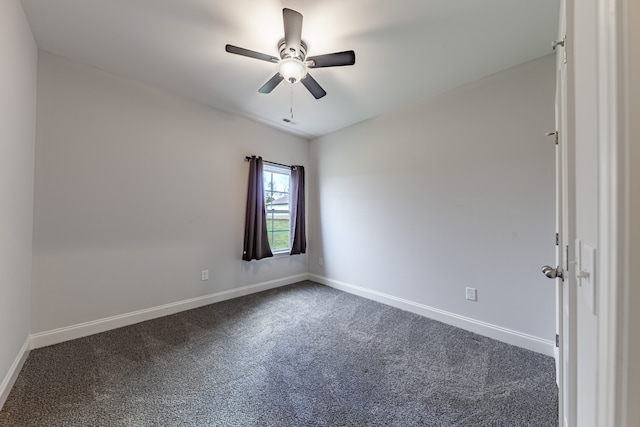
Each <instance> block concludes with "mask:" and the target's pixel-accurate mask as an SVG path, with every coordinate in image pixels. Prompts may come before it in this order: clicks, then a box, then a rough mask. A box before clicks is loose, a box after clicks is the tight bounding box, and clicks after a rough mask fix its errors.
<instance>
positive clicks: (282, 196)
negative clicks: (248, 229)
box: [262, 164, 291, 253]
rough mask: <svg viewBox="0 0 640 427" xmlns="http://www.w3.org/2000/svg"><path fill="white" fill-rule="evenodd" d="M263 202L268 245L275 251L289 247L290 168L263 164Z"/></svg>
mask: <svg viewBox="0 0 640 427" xmlns="http://www.w3.org/2000/svg"><path fill="white" fill-rule="evenodd" d="M262 180H263V183H264V202H265V205H266V213H267V235H268V237H269V246H270V247H271V250H272V251H273V252H274V253H275V252H288V251H289V250H290V249H291V229H290V220H291V207H290V193H289V192H290V188H291V170H290V169H289V168H286V167H281V166H276V165H271V164H265V165H264V168H263V172H262Z"/></svg>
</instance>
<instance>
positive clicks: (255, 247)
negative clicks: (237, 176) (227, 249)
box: [242, 156, 273, 261]
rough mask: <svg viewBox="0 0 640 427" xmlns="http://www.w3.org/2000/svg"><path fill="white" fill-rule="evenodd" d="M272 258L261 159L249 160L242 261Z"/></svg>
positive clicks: (254, 157) (253, 157)
mask: <svg viewBox="0 0 640 427" xmlns="http://www.w3.org/2000/svg"><path fill="white" fill-rule="evenodd" d="M271 256H273V253H272V252H271V248H270V247H269V238H268V236H267V215H266V212H265V206H264V184H263V182H262V157H256V156H251V160H249V189H248V190H247V214H246V216H245V222H244V252H243V254H242V259H243V260H245V261H251V260H252V259H262V258H267V257H271Z"/></svg>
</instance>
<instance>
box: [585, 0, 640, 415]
mask: <svg viewBox="0 0 640 427" xmlns="http://www.w3.org/2000/svg"><path fill="white" fill-rule="evenodd" d="M597 6H598V10H597V29H598V31H597V36H596V37H597V46H596V52H597V79H598V98H599V99H598V105H599V108H598V113H597V114H598V119H597V120H598V128H599V130H598V150H599V153H598V167H599V173H598V194H599V201H598V210H599V211H598V218H599V219H598V222H599V231H598V239H599V252H600V256H599V259H598V262H597V267H596V268H597V270H598V271H597V272H596V274H597V283H599V286H597V298H598V303H597V306H598V308H597V309H598V355H597V360H598V361H597V390H596V417H597V425H599V426H613V425H615V426H620V427H627V426H628V427H631V426H632V425H634V424H633V423H635V422H637V421H638V420H637V418H636V419H635V421H634V419H633V418H634V412H633V411H637V410H636V409H635V408H634V407H633V405H634V403H635V402H634V401H632V399H631V398H632V397H633V396H629V391H630V390H629V389H628V385H629V381H635V382H636V384H637V382H638V379H637V378H631V377H630V375H633V370H632V364H633V362H632V360H631V356H632V350H630V349H631V348H632V347H631V346H630V344H633V343H635V345H636V346H637V345H638V338H637V337H634V336H632V334H631V331H632V329H631V323H632V320H633V317H632V316H633V315H632V313H631V310H630V308H631V307H630V306H629V296H630V295H631V292H638V291H637V290H633V289H632V277H633V276H632V273H633V272H636V273H637V269H638V267H637V263H636V264H635V265H636V267H634V262H633V261H634V260H632V259H631V256H633V255H634V254H635V256H636V258H637V257H638V256H637V252H632V247H633V248H635V250H636V251H637V247H636V246H632V245H637V244H638V242H637V241H635V242H634V241H633V240H632V234H631V233H632V231H633V230H632V228H631V219H632V217H631V214H632V213H633V212H632V206H633V202H634V200H635V202H636V203H637V198H638V195H637V192H638V191H639V190H640V188H639V187H638V183H634V182H632V180H631V163H630V162H628V161H629V160H630V155H631V153H632V152H635V150H637V148H634V147H633V141H632V139H633V137H634V136H635V137H638V125H637V124H636V125H634V124H633V121H632V119H631V105H632V104H631V101H632V99H631V97H633V96H635V98H634V99H633V102H634V103H637V102H638V99H637V98H638V94H637V93H635V94H633V92H632V89H633V87H634V86H633V85H634V84H635V85H636V86H637V84H638V83H637V82H635V83H633V82H632V76H633V70H632V64H631V62H630V58H631V55H632V51H631V45H632V43H631V42H632V33H631V28H630V27H631V25H630V22H629V21H628V20H633V19H634V18H633V13H634V12H635V13H636V14H637V13H638V11H639V9H638V6H637V5H634V4H633V0H597ZM634 8H635V9H634ZM636 24H638V22H636ZM636 38H637V36H636ZM636 41H637V40H636ZM636 49H637V47H636ZM636 55H637V53H636ZM636 61H637V57H636ZM636 68H637V65H636ZM636 71H637V70H636ZM633 78H635V79H637V77H635V76H634V77H633ZM634 133H635V135H634ZM634 166H635V167H637V165H634ZM632 186H635V187H634V188H632ZM632 190H633V191H632ZM634 197H635V199H634ZM636 213H637V212H636ZM636 262H637V260H636ZM634 268H635V271H634ZM630 378H631V379H630ZM579 409H580V408H578V410H579ZM635 416H636V417H637V412H635Z"/></svg>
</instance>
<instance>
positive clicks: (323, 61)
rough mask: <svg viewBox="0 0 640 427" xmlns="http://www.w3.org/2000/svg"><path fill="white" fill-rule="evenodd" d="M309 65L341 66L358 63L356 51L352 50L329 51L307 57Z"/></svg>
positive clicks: (311, 66) (319, 66)
mask: <svg viewBox="0 0 640 427" xmlns="http://www.w3.org/2000/svg"><path fill="white" fill-rule="evenodd" d="M306 62H307V67H309V68H321V67H341V66H343V65H353V64H355V63H356V53H355V52H354V51H352V50H346V51H344V52H336V53H328V54H326V55H318V56H312V57H310V58H307V61H306Z"/></svg>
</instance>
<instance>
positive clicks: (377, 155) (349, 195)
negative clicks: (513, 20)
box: [309, 55, 555, 354]
mask: <svg viewBox="0 0 640 427" xmlns="http://www.w3.org/2000/svg"><path fill="white" fill-rule="evenodd" d="M554 86H555V74H554V58H553V56H551V55H550V56H547V57H544V58H542V59H538V60H535V61H532V62H528V63H525V64H522V65H520V66H517V67H515V68H512V69H509V70H506V71H502V72H500V73H497V74H495V75H493V76H490V77H488V78H484V79H482V80H479V81H476V82H474V83H471V84H469V85H467V86H464V87H462V88H459V89H457V90H454V91H452V92H450V93H447V94H445V95H444V96H441V97H440V98H438V99H436V100H433V101H431V102H428V103H425V104H423V105H418V106H414V107H412V108H407V109H404V110H402V111H399V112H396V113H394V114H387V115H383V116H380V117H377V118H375V119H372V120H369V121H366V122H363V123H360V124H357V125H354V126H352V127H349V128H346V129H343V130H341V131H338V132H336V133H333V134H330V135H328V136H325V137H321V138H318V139H316V140H313V141H312V142H311V166H312V171H313V172H312V179H311V182H312V183H313V184H312V187H311V194H315V195H316V196H317V197H315V198H314V197H312V198H310V201H309V203H310V206H311V207H310V224H311V228H310V238H309V242H310V243H309V248H310V252H309V269H310V273H312V274H315V275H317V276H319V277H322V278H326V279H330V282H331V281H333V283H337V282H342V283H343V284H346V285H348V286H356V287H362V288H366V290H367V291H370V292H372V293H373V294H375V293H376V292H377V293H383V294H386V295H390V296H392V297H394V298H400V299H403V300H408V301H409V302H410V303H413V304H418V305H420V304H421V305H426V306H429V307H431V308H435V309H436V312H437V311H440V310H443V311H445V312H447V313H449V314H453V315H454V316H464V317H468V318H471V319H474V320H475V321H480V322H486V323H489V324H491V325H496V326H498V327H501V328H507V329H509V330H512V331H515V332H517V333H521V334H527V335H531V336H533V337H538V338H542V339H543V340H549V341H552V340H553V339H554V335H555V299H554V298H555V296H554V282H553V281H551V280H548V279H546V278H544V276H543V275H542V274H541V273H540V267H541V266H542V265H544V264H551V263H553V261H554V258H555V257H554V243H555V241H554V238H555V226H554V145H553V143H552V140H551V139H550V138H545V137H544V133H545V131H549V130H552V129H554V90H555V88H554ZM314 225H315V226H314ZM320 257H322V258H323V259H324V266H320V265H319V263H318V259H319V258H320ZM467 286H470V287H475V288H477V289H478V302H475V303H474V302H469V301H466V300H465V287H467ZM552 350H553V349H552V347H551V345H548V347H547V348H546V350H545V351H546V352H552ZM549 354H552V353H549Z"/></svg>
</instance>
